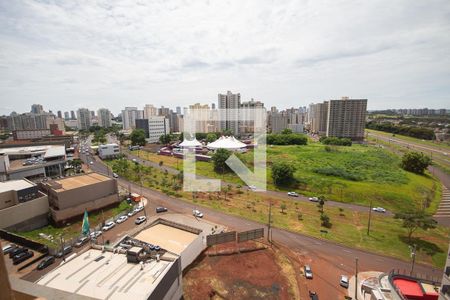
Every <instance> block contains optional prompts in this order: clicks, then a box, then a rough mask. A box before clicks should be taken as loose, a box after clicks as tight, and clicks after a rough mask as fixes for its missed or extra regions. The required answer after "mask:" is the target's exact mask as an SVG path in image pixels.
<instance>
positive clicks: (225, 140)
mask: <svg viewBox="0 0 450 300" xmlns="http://www.w3.org/2000/svg"><path fill="white" fill-rule="evenodd" d="M207 147H208V148H209V149H213V150H215V149H220V148H223V149H229V150H236V149H241V148H245V147H247V145H246V144H244V143H243V142H241V141H239V140H237V139H235V138H234V136H221V137H220V138H219V139H217V140H215V141H214V142H212V143H209V144H208V145H207Z"/></svg>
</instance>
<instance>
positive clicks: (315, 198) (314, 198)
mask: <svg viewBox="0 0 450 300" xmlns="http://www.w3.org/2000/svg"><path fill="white" fill-rule="evenodd" d="M309 201H311V202H319V198H317V197H309Z"/></svg>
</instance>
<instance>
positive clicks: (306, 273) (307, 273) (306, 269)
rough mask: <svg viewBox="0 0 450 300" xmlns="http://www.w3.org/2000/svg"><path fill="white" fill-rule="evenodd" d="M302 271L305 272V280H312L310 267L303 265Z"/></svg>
mask: <svg viewBox="0 0 450 300" xmlns="http://www.w3.org/2000/svg"><path fill="white" fill-rule="evenodd" d="M304 270H305V277H306V279H313V273H312V270H311V267H310V266H309V265H305V267H304Z"/></svg>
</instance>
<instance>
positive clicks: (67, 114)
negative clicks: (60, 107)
mask: <svg viewBox="0 0 450 300" xmlns="http://www.w3.org/2000/svg"><path fill="white" fill-rule="evenodd" d="M64 119H65V120H69V119H70V115H69V112H68V111H65V112H64Z"/></svg>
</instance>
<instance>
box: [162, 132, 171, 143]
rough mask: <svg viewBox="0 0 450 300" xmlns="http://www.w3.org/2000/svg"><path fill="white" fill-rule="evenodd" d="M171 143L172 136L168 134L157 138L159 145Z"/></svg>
mask: <svg viewBox="0 0 450 300" xmlns="http://www.w3.org/2000/svg"><path fill="white" fill-rule="evenodd" d="M170 141H172V136H171V135H170V134H163V135H161V136H160V137H159V142H160V143H161V144H169V143H170Z"/></svg>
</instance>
